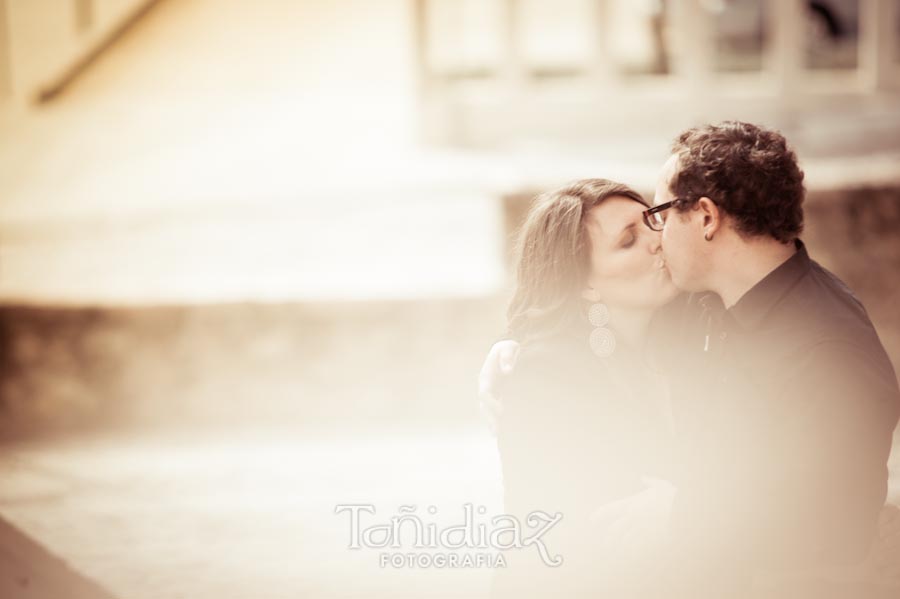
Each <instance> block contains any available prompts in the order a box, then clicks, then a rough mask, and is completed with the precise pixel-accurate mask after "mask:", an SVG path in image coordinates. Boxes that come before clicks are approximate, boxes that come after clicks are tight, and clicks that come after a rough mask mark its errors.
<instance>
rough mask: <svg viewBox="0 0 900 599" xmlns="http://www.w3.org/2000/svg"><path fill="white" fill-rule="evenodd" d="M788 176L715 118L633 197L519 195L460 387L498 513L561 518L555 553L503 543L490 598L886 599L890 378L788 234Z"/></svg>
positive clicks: (897, 404)
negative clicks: (473, 406)
mask: <svg viewBox="0 0 900 599" xmlns="http://www.w3.org/2000/svg"><path fill="white" fill-rule="evenodd" d="M803 179H804V175H803V172H802V170H801V169H800V167H799V165H798V162H797V158H796V155H795V153H794V152H793V151H792V150H791V148H790V147H789V146H788V144H787V142H786V140H785V138H784V137H783V136H782V135H781V134H780V133H778V132H776V131H773V130H768V129H766V128H763V127H759V126H756V125H753V124H749V123H742V122H725V123H721V124H718V125H706V126H701V127H697V128H693V129H690V130H688V131H685V132H684V133H682V134H681V135H679V136H678V138H677V139H676V140H675V142H674V145H673V146H672V153H671V156H670V158H669V159H668V161H667V162H666V163H665V165H664V166H663V168H662V172H661V174H660V177H659V181H658V183H657V186H656V192H655V197H654V199H653V204H652V205H651V204H648V203H647V201H646V200H645V199H644V198H642V197H641V195H640V194H638V193H637V192H636V191H634V190H633V189H631V188H630V187H628V186H627V185H623V184H621V183H616V182H613V181H609V180H606V179H585V180H580V181H576V182H574V183H571V184H569V185H567V186H565V187H562V188H560V189H557V190H554V191H550V192H548V193H544V194H542V195H540V196H539V197H537V198H536V199H535V201H534V202H533V204H532V206H531V209H530V212H529V214H528V216H527V218H526V220H525V223H524V225H523V226H522V229H521V231H520V235H519V240H518V249H517V270H516V274H517V286H516V290H515V293H514V295H513V297H512V300H511V302H510V304H509V309H508V331H507V335H506V337H505V338H504V339H503V340H501V341H499V342H497V343H496V344H495V345H494V346H493V347H492V348H491V350H490V352H489V354H488V356H487V358H486V360H485V363H484V366H483V368H482V371H481V375H480V377H479V398H480V400H481V404H482V408H483V410H484V413H485V416H486V418H487V419H488V420H489V422H490V423H491V425H492V427H493V429H494V431H495V433H496V436H497V446H498V449H499V454H500V460H501V465H502V473H503V486H504V501H505V507H506V511H507V513H510V514H521V515H524V514H527V513H529V512H533V511H534V510H543V511H545V512H548V513H555V512H558V513H561V514H563V519H562V521H561V522H560V524H559V526H558V527H557V531H555V533H556V537H555V538H554V539H548V544H549V543H554V544H555V547H556V549H555V551H556V552H557V553H559V554H560V555H561V556H562V557H563V560H564V561H563V563H562V565H561V566H559V567H558V568H548V567H546V566H545V565H543V564H541V563H539V562H537V561H531V559H530V558H533V557H534V556H531V555H526V554H524V553H522V554H521V555H519V554H516V555H510V556H509V557H508V560H507V561H508V568H506V569H501V570H498V571H497V573H496V575H495V578H494V584H493V594H494V595H495V596H496V597H550V596H552V597H577V596H605V597H691V598H701V599H702V598H707V597H708V598H710V599H723V598H727V599H731V598H734V597H737V598H742V597H754V598H755V597H760V598H763V597H764V598H776V597H777V598H781V597H784V598H788V597H790V598H791V599H796V598H804V597H810V598H812V597H815V598H816V599H826V598H831V597H853V598H854V599H866V598H870V597H871V598H876V597H897V596H900V595H898V593H900V546H898V539H900V517H898V510H897V508H895V507H893V506H890V505H886V504H885V500H886V496H887V484H888V467H887V462H888V457H889V454H890V452H891V444H892V439H893V434H894V429H895V427H896V425H897V420H898V413H900V391H898V385H897V377H896V375H895V372H894V369H893V367H892V365H891V362H890V360H889V358H888V356H887V353H886V352H885V350H884V347H883V346H882V344H881V341H880V340H879V337H878V335H877V333H876V331H875V328H874V327H873V325H872V323H871V321H870V320H869V317H868V315H867V313H866V310H865V308H864V307H863V305H862V303H861V302H860V301H859V300H858V299H857V298H856V297H855V296H854V294H853V293H852V291H851V290H850V289H849V288H848V287H847V286H846V285H845V284H844V283H843V282H841V281H840V280H839V279H838V278H837V277H836V276H835V275H833V274H832V273H831V272H829V271H828V270H826V269H825V268H823V267H822V266H820V265H819V264H818V263H816V262H815V261H814V260H812V259H811V258H810V256H809V254H808V253H807V250H806V247H805V246H804V244H803V242H802V241H801V239H800V236H801V233H802V231H803V200H804V196H805V188H804V183H803Z"/></svg>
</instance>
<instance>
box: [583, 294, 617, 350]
mask: <svg viewBox="0 0 900 599" xmlns="http://www.w3.org/2000/svg"><path fill="white" fill-rule="evenodd" d="M588 320H589V321H591V324H592V325H594V326H595V327H597V328H595V329H594V330H593V331H591V338H590V341H591V350H593V352H594V353H595V354H596V355H597V356H598V357H600V358H608V357H610V356H611V355H613V352H614V351H616V336H615V334H613V332H612V331H610V330H609V329H608V328H606V325H607V324H609V308H607V307H606V304H603V303H599V302H598V303H596V304H592V305H591V307H590V309H589V310H588Z"/></svg>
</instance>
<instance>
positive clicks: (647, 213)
mask: <svg viewBox="0 0 900 599" xmlns="http://www.w3.org/2000/svg"><path fill="white" fill-rule="evenodd" d="M686 203H687V200H685V199H684V198H675V199H674V200H672V201H671V202H666V203H665V204H660V205H659V206H654V207H653V208H648V209H647V210H644V212H643V213H642V215H643V217H644V224H645V225H647V228H648V229H650V230H651V231H662V228H663V227H664V226H665V225H666V223H665V221H663V223H662V226H660V227H659V228H658V229H657V228H656V227H654V226H653V225H652V224H650V217H651V216H653V215H654V214H659V213H660V212H662V211H664V210H668V209H669V208H678V207H679V206H683V205H684V204H686Z"/></svg>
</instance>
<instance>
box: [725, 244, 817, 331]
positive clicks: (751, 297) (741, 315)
mask: <svg viewBox="0 0 900 599" xmlns="http://www.w3.org/2000/svg"><path fill="white" fill-rule="evenodd" d="M794 244H795V245H796V247H797V252H796V253H795V254H794V255H793V256H791V257H790V258H788V259H787V260H785V261H784V262H783V263H782V264H781V265H780V266H779V267H778V268H776V269H775V270H773V271H772V272H770V273H769V274H768V275H766V276H765V277H763V279H762V280H761V281H760V282H758V283H757V284H756V285H754V286H753V287H751V288H750V290H749V291H748V292H747V293H745V294H744V295H743V296H741V299H739V300H738V301H737V303H736V304H735V305H733V306H732V307H731V308H730V309H729V310H728V313H729V314H730V315H731V316H732V317H734V319H735V320H736V321H737V322H738V324H740V325H741V326H742V327H744V328H745V329H746V328H754V327H757V326H759V325H760V324H761V323H762V321H763V319H764V318H765V317H766V316H767V315H768V314H769V312H770V311H771V310H772V308H774V307H775V305H776V304H777V303H778V302H779V301H780V300H781V298H783V297H784V296H785V294H786V293H787V292H788V291H789V290H790V289H791V288H792V287H793V286H794V284H795V283H796V282H797V281H799V280H800V277H802V276H803V275H804V274H806V273H807V272H808V271H809V268H810V259H809V254H808V253H807V251H806V246H805V245H804V244H803V242H802V241H800V240H799V239H797V240H795V241H794Z"/></svg>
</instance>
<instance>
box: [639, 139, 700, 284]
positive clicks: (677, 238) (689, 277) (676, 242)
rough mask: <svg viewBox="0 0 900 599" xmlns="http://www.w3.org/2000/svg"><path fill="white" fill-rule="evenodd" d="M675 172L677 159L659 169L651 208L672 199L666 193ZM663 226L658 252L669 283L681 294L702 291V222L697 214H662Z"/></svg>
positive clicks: (698, 213) (688, 212)
mask: <svg viewBox="0 0 900 599" xmlns="http://www.w3.org/2000/svg"><path fill="white" fill-rule="evenodd" d="M677 169H678V157H677V156H675V155H672V156H670V157H669V160H668V161H667V162H666V163H665V165H663V168H662V172H661V173H660V175H659V180H658V181H657V183H656V195H655V196H654V197H653V204H654V205H655V206H658V205H660V204H665V203H666V202H670V201H672V200H674V199H675V196H673V195H672V192H671V190H670V189H669V183H670V182H671V180H672V176H673V175H674V174H675V173H676V172H677ZM665 218H666V224H665V226H664V227H663V230H662V252H663V256H664V257H665V260H666V267H667V268H668V269H669V274H671V276H672V282H673V283H675V285H676V286H678V288H680V289H683V290H684V291H705V290H706V289H707V287H706V283H705V280H706V274H707V271H708V268H709V264H710V261H709V256H708V252H709V247H708V245H709V244H708V243H707V242H705V241H704V239H703V221H702V216H701V215H700V211H699V210H691V209H688V210H686V211H685V212H679V211H678V210H677V209H676V208H669V209H668V210H666V211H665Z"/></svg>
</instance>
